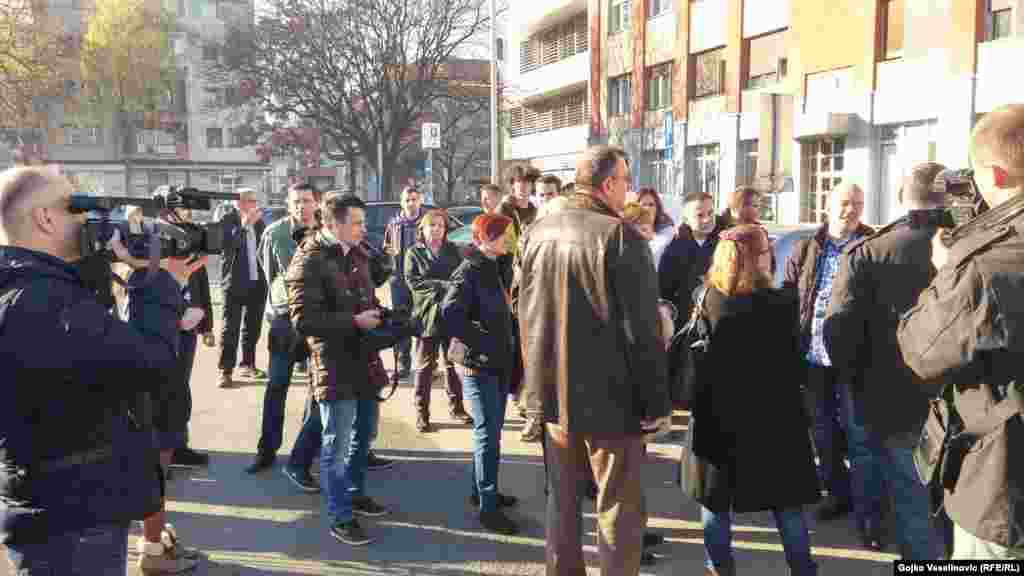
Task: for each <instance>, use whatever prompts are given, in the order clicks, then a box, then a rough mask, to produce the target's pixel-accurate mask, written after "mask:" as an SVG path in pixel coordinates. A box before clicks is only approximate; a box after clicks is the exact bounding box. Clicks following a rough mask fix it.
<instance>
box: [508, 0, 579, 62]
mask: <svg viewBox="0 0 1024 576" xmlns="http://www.w3.org/2000/svg"><path fill="white" fill-rule="evenodd" d="M587 42H588V36H587V15H586V13H583V14H579V15H577V16H576V17H575V18H573V19H571V20H569V21H568V22H563V23H562V24H558V25H556V26H552V27H551V28H547V29H545V30H542V31H540V32H538V33H536V34H534V35H532V36H530V37H529V38H527V39H526V40H523V41H522V42H521V43H520V44H519V72H520V73H521V74H525V73H527V72H529V71H531V70H535V69H537V68H540V67H541V66H546V65H548V64H554V63H555V62H558V61H560V60H565V59H566V58H571V57H573V56H575V55H576V54H582V53H583V52H586V51H587ZM498 49H499V56H498V59H499V60H500V59H501V58H502V53H503V52H504V48H503V47H502V45H501V43H500V42H499V43H498Z"/></svg>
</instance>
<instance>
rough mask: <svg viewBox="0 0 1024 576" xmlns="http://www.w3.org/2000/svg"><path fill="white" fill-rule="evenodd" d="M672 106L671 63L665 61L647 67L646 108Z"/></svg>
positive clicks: (657, 108)
mask: <svg viewBox="0 0 1024 576" xmlns="http://www.w3.org/2000/svg"><path fill="white" fill-rule="evenodd" d="M671 106H672V63H671V62H665V63H664V64H658V65H657V66H652V67H650V68H648V69H647V109H648V110H661V109H662V108H669V107H671Z"/></svg>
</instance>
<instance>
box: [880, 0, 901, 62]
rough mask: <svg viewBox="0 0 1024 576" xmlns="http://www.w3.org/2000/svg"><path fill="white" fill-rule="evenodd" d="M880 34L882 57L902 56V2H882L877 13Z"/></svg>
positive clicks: (896, 0)
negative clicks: (879, 22)
mask: <svg viewBox="0 0 1024 576" xmlns="http://www.w3.org/2000/svg"><path fill="white" fill-rule="evenodd" d="M879 15H880V18H881V20H882V21H881V26H880V29H881V32H882V56H883V57H884V58H885V59H886V60H889V59H892V58H899V57H900V56H902V55H903V0H884V1H883V2H882V5H881V10H880V11H879Z"/></svg>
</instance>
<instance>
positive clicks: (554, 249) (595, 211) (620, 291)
mask: <svg viewBox="0 0 1024 576" xmlns="http://www.w3.org/2000/svg"><path fill="white" fill-rule="evenodd" d="M628 183H629V168H628V166H627V164H626V154H625V152H624V151H622V150H621V149H619V148H614V147H607V146H597V147H594V148H591V149H590V150H588V151H587V153H585V154H584V155H583V157H582V158H581V160H580V162H579V163H578V165H577V167H576V185H577V193H576V194H575V195H574V196H573V197H571V198H569V199H568V204H567V206H566V207H565V208H564V209H562V210H559V211H557V212H554V213H552V214H549V215H548V216H546V217H544V218H542V219H540V220H538V221H537V222H535V223H534V224H533V226H532V227H531V228H530V230H529V231H528V232H527V235H526V239H525V241H524V243H523V246H522V248H521V252H522V254H521V270H520V281H519V300H518V313H519V323H520V334H521V340H522V342H523V343H524V344H523V346H524V350H523V354H524V356H525V357H526V358H528V359H529V361H528V362H527V365H526V378H525V382H524V393H523V398H524V400H525V404H526V410H527V414H528V415H529V416H531V417H536V418H541V419H542V420H543V422H544V423H545V434H546V436H545V443H546V444H545V445H546V447H547V456H548V468H547V469H548V482H549V486H550V490H549V494H548V520H547V529H548V540H547V573H548V574H550V575H555V574H582V573H583V572H584V571H585V568H584V563H583V554H582V549H581V542H580V539H581V537H582V534H581V533H580V531H579V528H580V523H579V514H580V511H579V507H578V496H579V494H580V489H581V482H580V479H581V478H580V474H581V471H580V468H579V467H578V466H577V463H578V462H580V461H581V460H582V459H584V458H588V459H589V460H590V463H591V466H592V467H593V471H594V476H595V479H596V480H597V482H598V490H599V494H598V502H599V503H601V505H600V507H601V509H600V510H599V512H598V517H599V518H598V524H599V526H600V531H599V535H598V549H599V553H600V556H601V565H602V571H604V572H606V573H615V574H637V573H638V572H639V570H640V559H641V552H642V549H641V544H642V542H641V539H642V533H643V527H644V523H645V521H646V513H645V510H644V500H643V487H642V485H641V484H640V483H638V482H636V477H637V474H638V473H639V471H640V469H641V467H642V466H643V462H644V433H645V431H647V432H650V431H653V430H658V431H667V430H668V428H669V423H670V413H671V400H670V399H669V391H668V382H667V379H666V373H665V371H666V367H665V353H664V346H663V343H662V342H660V340H659V328H660V319H659V314H658V309H657V305H658V288H657V275H656V274H655V271H654V262H653V261H652V257H651V251H650V248H649V247H648V246H647V242H646V241H645V240H644V239H643V238H642V237H641V236H640V235H639V233H638V232H636V231H635V230H634V229H633V228H632V226H631V225H629V224H628V223H625V222H623V221H622V220H621V218H620V217H619V211H621V210H622V208H623V206H624V205H625V199H626V190H627V186H628ZM570 332H571V335H570Z"/></svg>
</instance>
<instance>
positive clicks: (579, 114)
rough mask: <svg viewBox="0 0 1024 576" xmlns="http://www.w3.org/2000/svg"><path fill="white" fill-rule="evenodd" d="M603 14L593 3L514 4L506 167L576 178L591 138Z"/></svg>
mask: <svg viewBox="0 0 1024 576" xmlns="http://www.w3.org/2000/svg"><path fill="white" fill-rule="evenodd" d="M590 4H593V3H592V2H591V3H590ZM600 13H601V12H600V10H598V9H595V8H594V7H589V9H588V1H587V0H531V1H530V2H514V3H512V4H511V8H510V13H509V15H508V24H507V30H506V34H507V39H508V41H507V42H506V43H505V44H506V46H507V47H508V49H507V50H505V51H504V52H505V54H504V62H503V66H502V71H503V77H502V82H501V96H502V117H503V125H504V127H505V128H506V139H505V141H504V142H503V150H504V155H503V159H504V160H505V161H506V162H508V161H525V162H528V163H529V164H531V165H533V166H534V167H536V168H538V169H540V170H541V172H543V173H545V174H554V175H555V176H559V177H561V178H563V179H566V178H572V176H573V175H574V174H575V168H576V160H577V159H578V158H579V155H580V154H581V153H582V152H583V151H584V150H586V148H587V145H588V143H589V141H590V135H591V129H590V124H591V110H592V106H591V102H592V101H591V96H590V90H589V86H590V84H589V83H590V79H591V77H592V76H593V77H597V70H594V69H593V64H592V56H593V55H592V52H591V46H592V45H593V41H594V40H596V39H597V37H596V35H595V34H594V32H596V30H597V29H598V28H599V27H598V24H597V22H596V21H595V20H594V19H595V18H596V17H597V15H598V14H600Z"/></svg>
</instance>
